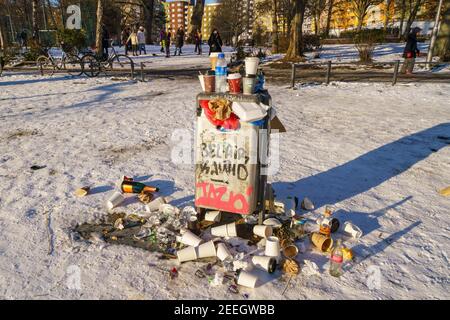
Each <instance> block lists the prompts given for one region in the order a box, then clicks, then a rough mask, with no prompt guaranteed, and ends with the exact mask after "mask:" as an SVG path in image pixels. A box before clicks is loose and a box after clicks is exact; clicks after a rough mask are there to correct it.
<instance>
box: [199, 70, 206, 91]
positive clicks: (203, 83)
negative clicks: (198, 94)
mask: <svg viewBox="0 0 450 320" xmlns="http://www.w3.org/2000/svg"><path fill="white" fill-rule="evenodd" d="M198 80H200V85H201V86H202V90H203V92H205V79H204V78H203V75H202V74H200V75H199V76H198Z"/></svg>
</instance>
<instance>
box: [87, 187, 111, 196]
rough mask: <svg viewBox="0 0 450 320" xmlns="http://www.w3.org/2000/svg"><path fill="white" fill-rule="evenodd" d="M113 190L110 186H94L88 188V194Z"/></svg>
mask: <svg viewBox="0 0 450 320" xmlns="http://www.w3.org/2000/svg"><path fill="white" fill-rule="evenodd" d="M111 190H114V187H112V186H107V185H106V186H98V187H94V188H92V189H91V190H89V194H90V195H93V194H97V193H104V192H108V191H111Z"/></svg>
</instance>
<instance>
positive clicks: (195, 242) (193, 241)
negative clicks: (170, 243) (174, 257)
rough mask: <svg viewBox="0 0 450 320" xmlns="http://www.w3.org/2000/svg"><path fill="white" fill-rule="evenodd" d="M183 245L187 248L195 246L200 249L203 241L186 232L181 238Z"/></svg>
mask: <svg viewBox="0 0 450 320" xmlns="http://www.w3.org/2000/svg"><path fill="white" fill-rule="evenodd" d="M180 242H181V243H182V244H185V245H187V246H193V247H198V246H199V245H200V243H202V239H201V238H199V237H197V236H196V235H195V234H193V233H192V232H190V231H186V232H185V233H184V234H183V236H182V237H181V241H180Z"/></svg>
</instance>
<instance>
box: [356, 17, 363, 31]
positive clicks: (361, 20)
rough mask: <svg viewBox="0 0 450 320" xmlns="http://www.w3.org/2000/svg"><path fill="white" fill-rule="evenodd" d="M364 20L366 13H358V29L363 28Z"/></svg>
mask: <svg viewBox="0 0 450 320" xmlns="http://www.w3.org/2000/svg"><path fill="white" fill-rule="evenodd" d="M363 22H364V15H362V14H358V26H357V27H356V31H358V32H360V31H361V30H362V26H363Z"/></svg>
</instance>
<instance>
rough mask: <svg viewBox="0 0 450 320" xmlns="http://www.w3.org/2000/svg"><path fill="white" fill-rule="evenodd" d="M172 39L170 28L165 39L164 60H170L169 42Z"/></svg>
mask: <svg viewBox="0 0 450 320" xmlns="http://www.w3.org/2000/svg"><path fill="white" fill-rule="evenodd" d="M171 38H172V33H171V32H170V28H169V30H168V31H167V33H166V38H165V48H166V58H170V40H171Z"/></svg>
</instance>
